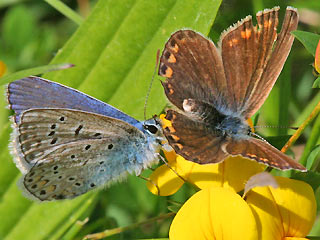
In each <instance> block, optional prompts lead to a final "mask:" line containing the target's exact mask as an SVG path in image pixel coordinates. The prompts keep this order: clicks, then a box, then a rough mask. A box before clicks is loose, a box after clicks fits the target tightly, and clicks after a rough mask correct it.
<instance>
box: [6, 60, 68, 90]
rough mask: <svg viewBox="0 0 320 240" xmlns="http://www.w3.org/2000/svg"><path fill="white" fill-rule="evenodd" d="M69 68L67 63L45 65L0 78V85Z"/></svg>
mask: <svg viewBox="0 0 320 240" xmlns="http://www.w3.org/2000/svg"><path fill="white" fill-rule="evenodd" d="M70 67H73V65H72V64H69V63H62V64H52V65H45V66H40V67H35V68H29V69H24V70H21V71H18V72H15V73H11V74H9V75H6V76H4V77H2V78H0V85H3V84H7V83H9V82H12V81H14V80H18V79H21V78H24V77H28V76H31V75H39V74H42V73H45V72H51V71H57V70H62V69H67V68H70Z"/></svg>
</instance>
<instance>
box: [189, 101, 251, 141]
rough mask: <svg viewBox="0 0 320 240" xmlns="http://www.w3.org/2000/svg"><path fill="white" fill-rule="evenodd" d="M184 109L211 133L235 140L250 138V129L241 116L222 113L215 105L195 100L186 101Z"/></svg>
mask: <svg viewBox="0 0 320 240" xmlns="http://www.w3.org/2000/svg"><path fill="white" fill-rule="evenodd" d="M183 109H184V110H185V112H186V113H188V114H189V115H192V116H193V119H196V120H197V121H199V122H201V123H203V124H205V125H206V128H207V130H208V131H209V132H213V133H214V134H215V135H219V136H222V137H225V138H232V139H234V140H238V139H244V138H247V137H248V136H249V133H250V127H249V126H248V124H247V123H246V121H245V120H244V119H243V118H242V117H241V116H234V115H233V114H232V113H230V114H227V113H222V111H221V110H218V109H216V108H215V107H214V106H213V104H209V103H206V102H203V101H197V100H194V99H185V100H184V102H183Z"/></svg>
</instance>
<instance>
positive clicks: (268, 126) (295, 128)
mask: <svg viewBox="0 0 320 240" xmlns="http://www.w3.org/2000/svg"><path fill="white" fill-rule="evenodd" d="M254 128H255V129H257V128H289V129H292V130H298V128H297V127H291V126H271V125H267V126H254Z"/></svg>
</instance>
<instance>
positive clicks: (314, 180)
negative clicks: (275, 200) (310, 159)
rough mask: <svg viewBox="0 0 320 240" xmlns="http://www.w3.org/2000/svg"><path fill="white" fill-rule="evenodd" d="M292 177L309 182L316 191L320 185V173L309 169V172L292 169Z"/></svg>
mask: <svg viewBox="0 0 320 240" xmlns="http://www.w3.org/2000/svg"><path fill="white" fill-rule="evenodd" d="M291 178H292V179H297V180H301V181H304V182H306V183H308V184H309V185H310V186H311V187H312V189H313V191H316V189H317V188H318V187H319V182H320V173H318V172H312V171H309V172H298V171H292V172H291Z"/></svg>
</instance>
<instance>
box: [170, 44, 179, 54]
mask: <svg viewBox="0 0 320 240" xmlns="http://www.w3.org/2000/svg"><path fill="white" fill-rule="evenodd" d="M171 49H172V50H173V51H174V52H176V53H177V52H178V51H179V47H178V45H177V44H175V45H174V47H172V48H171Z"/></svg>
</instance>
